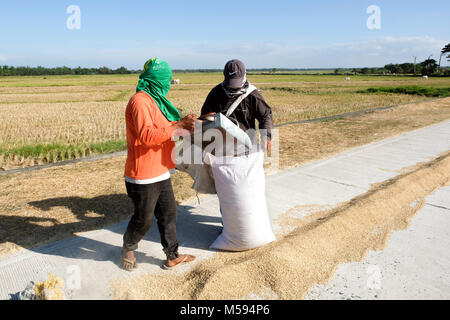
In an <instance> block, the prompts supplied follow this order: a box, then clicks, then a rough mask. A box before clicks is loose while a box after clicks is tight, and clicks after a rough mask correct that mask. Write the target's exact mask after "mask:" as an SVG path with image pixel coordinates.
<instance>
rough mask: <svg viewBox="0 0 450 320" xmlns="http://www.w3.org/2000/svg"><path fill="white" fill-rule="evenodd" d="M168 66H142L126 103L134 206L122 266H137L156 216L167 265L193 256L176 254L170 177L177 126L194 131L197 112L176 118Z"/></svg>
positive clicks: (158, 62) (152, 61) (159, 63)
mask: <svg viewBox="0 0 450 320" xmlns="http://www.w3.org/2000/svg"><path fill="white" fill-rule="evenodd" d="M171 79H172V70H171V69H170V66H169V64H168V63H167V62H165V61H163V60H160V59H157V58H153V59H150V60H148V61H147V62H146V63H145V65H144V71H143V72H142V74H141V75H140V76H139V82H138V86H137V89H136V94H134V95H133V97H131V99H130V101H129V102H128V105H127V108H126V111H125V118H126V125H127V129H126V130H127V149H128V157H127V161H126V164H125V184H126V188H127V193H128V196H129V197H130V198H131V199H132V201H133V204H134V215H133V216H132V217H131V220H130V222H129V224H128V227H127V230H126V232H125V234H124V236H123V249H122V262H123V268H124V269H125V270H133V269H134V268H136V267H137V264H136V258H135V256H134V251H135V250H136V249H137V247H138V243H139V241H140V240H141V239H142V238H143V237H144V236H145V234H146V233H147V232H148V230H149V229H150V227H151V225H152V221H153V217H154V216H155V217H156V220H157V223H158V229H159V232H160V235H161V244H162V246H163V251H164V253H165V254H166V257H167V261H166V263H165V264H164V267H165V268H166V269H171V268H173V267H175V266H177V265H179V264H181V263H183V262H190V261H193V260H194V259H195V257H194V256H191V255H185V254H179V253H178V241H177V235H176V220H177V204H176V201H175V196H174V193H173V189H172V183H171V180H170V172H171V171H173V170H174V168H175V163H174V162H173V159H172V149H173V148H174V146H175V143H174V141H173V140H172V137H173V136H174V135H175V134H176V133H175V131H177V130H178V129H185V130H188V131H190V132H193V130H194V122H195V120H196V116H195V115H188V116H187V117H185V118H183V119H181V120H180V114H179V112H178V110H177V109H176V108H175V107H174V106H173V105H172V103H171V102H170V101H169V100H168V99H167V98H166V95H167V93H168V92H169V90H170V80H171Z"/></svg>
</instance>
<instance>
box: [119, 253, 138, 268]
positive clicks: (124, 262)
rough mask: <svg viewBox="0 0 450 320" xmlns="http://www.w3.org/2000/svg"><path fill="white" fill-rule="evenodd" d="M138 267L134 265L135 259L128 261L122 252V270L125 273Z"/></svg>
mask: <svg viewBox="0 0 450 320" xmlns="http://www.w3.org/2000/svg"><path fill="white" fill-rule="evenodd" d="M137 267H138V265H137V263H136V258H134V259H129V258H126V257H125V255H124V253H123V252H122V269H124V270H127V271H133V269H136V268H137Z"/></svg>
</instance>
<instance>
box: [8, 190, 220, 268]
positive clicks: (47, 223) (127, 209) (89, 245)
mask: <svg viewBox="0 0 450 320" xmlns="http://www.w3.org/2000/svg"><path fill="white" fill-rule="evenodd" d="M29 205H31V206H33V207H35V208H37V209H39V210H41V211H44V212H46V211H48V212H51V211H52V210H53V209H54V208H55V207H65V208H68V209H69V210H70V211H71V212H72V213H73V215H74V218H76V219H71V221H73V222H68V223H61V222H60V221H59V220H57V219H55V218H52V217H26V216H10V215H7V216H3V217H2V218H1V219H0V243H5V242H11V243H15V244H17V245H18V246H21V247H24V248H32V247H35V248H33V249H32V250H33V251H35V252H39V253H42V254H50V255H60V256H64V257H67V258H77V259H89V260H95V261H113V262H114V263H115V264H117V265H119V264H120V250H121V246H122V242H121V241H122V235H123V233H124V232H125V229H126V226H127V224H128V219H129V218H130V217H131V214H132V211H133V205H132V202H131V200H130V199H129V198H128V196H127V195H125V194H114V195H103V196H98V197H94V198H81V197H58V198H50V199H45V200H41V201H33V202H30V203H29ZM212 209H213V210H218V208H212ZM191 210H192V207H190V206H183V205H179V206H178V221H177V235H178V240H179V242H180V243H181V246H183V247H190V248H201V249H208V247H209V245H210V244H211V243H212V242H213V241H214V240H215V238H216V237H217V236H218V234H219V232H220V230H221V227H220V218H219V217H211V216H206V215H199V214H192V213H191ZM74 220H77V221H74ZM119 222H120V223H119ZM105 226H109V227H106V229H108V230H109V231H111V232H113V233H116V234H117V235H120V236H119V237H113V238H114V239H115V240H114V241H115V242H116V243H114V244H112V243H109V242H111V241H109V242H108V243H107V242H102V239H101V238H98V239H95V240H94V239H90V238H86V237H84V236H76V235H75V236H74V234H75V233H79V232H86V231H91V230H97V229H102V228H105ZM70 237H71V238H70ZM68 238H69V239H68ZM62 239H64V240H63V241H58V242H57V243H52V244H51V245H42V246H39V247H36V246H37V245H40V244H45V243H49V242H52V241H56V240H62ZM116 240H117V241H116ZM144 240H147V241H152V242H156V243H158V244H159V243H160V236H159V232H158V228H157V226H156V221H154V225H153V226H152V228H151V229H150V231H149V232H148V234H147V235H146V237H145V238H144ZM161 250H162V247H161ZM136 256H137V259H138V261H140V262H141V263H151V264H157V265H161V264H162V261H161V260H160V259H157V258H155V257H152V256H151V255H147V254H145V253H143V252H141V251H139V250H138V251H137V252H136Z"/></svg>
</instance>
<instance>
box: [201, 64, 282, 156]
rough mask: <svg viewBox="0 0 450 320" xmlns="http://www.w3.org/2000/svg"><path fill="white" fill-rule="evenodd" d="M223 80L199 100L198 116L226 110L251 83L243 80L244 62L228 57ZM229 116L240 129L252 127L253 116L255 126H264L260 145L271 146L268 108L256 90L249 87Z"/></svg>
mask: <svg viewBox="0 0 450 320" xmlns="http://www.w3.org/2000/svg"><path fill="white" fill-rule="evenodd" d="M223 74H224V76H225V80H224V81H223V82H222V83H221V84H219V85H217V86H216V87H214V88H213V89H212V90H211V92H210V93H209V94H208V97H207V98H206V101H205V103H204V104H203V107H202V110H201V114H202V116H205V115H211V114H215V113H218V112H220V113H223V114H226V113H227V111H228V108H229V107H230V106H231V105H232V104H233V102H234V101H235V100H236V99H238V97H239V96H241V95H243V94H246V93H247V90H251V88H252V87H253V86H252V85H251V84H250V83H249V82H248V81H247V73H246V69H245V65H244V63H242V61H240V60H230V61H228V62H227V63H226V65H225V68H224V70H223ZM229 118H230V119H231V120H232V121H233V120H234V122H235V123H236V122H237V123H236V124H238V125H239V127H240V128H241V129H243V130H244V131H246V130H248V129H256V124H255V120H258V123H259V129H260V130H262V129H264V133H267V134H264V133H263V134H262V136H261V137H262V141H261V142H262V145H263V146H264V147H265V148H266V149H267V150H270V149H271V137H272V136H271V131H272V129H273V119H272V109H271V108H270V106H269V105H268V104H267V103H266V101H265V100H264V98H263V96H262V95H261V93H260V92H259V90H254V91H252V92H251V93H250V94H249V95H248V96H247V97H246V98H245V99H244V100H243V101H242V102H241V103H240V104H239V105H238V107H237V108H236V109H235V110H234V112H233V113H232V114H231V115H230V116H229Z"/></svg>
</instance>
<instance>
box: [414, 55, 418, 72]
mask: <svg viewBox="0 0 450 320" xmlns="http://www.w3.org/2000/svg"><path fill="white" fill-rule="evenodd" d="M413 58H414V75H416V62H417V57H416V56H414V57H413Z"/></svg>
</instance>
